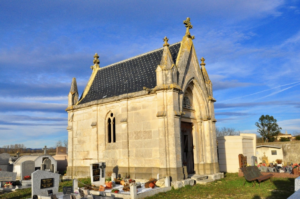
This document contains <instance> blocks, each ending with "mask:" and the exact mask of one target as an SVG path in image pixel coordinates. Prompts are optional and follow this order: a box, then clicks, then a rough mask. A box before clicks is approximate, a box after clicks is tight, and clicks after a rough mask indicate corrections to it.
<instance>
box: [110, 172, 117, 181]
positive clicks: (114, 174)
mask: <svg viewBox="0 0 300 199" xmlns="http://www.w3.org/2000/svg"><path fill="white" fill-rule="evenodd" d="M116 178H117V175H116V173H112V174H111V181H115V179H116Z"/></svg>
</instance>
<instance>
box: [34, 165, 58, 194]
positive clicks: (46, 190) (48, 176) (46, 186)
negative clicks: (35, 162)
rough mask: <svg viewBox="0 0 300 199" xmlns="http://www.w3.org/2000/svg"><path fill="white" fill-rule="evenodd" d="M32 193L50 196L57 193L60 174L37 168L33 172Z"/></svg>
mask: <svg viewBox="0 0 300 199" xmlns="http://www.w3.org/2000/svg"><path fill="white" fill-rule="evenodd" d="M31 184H32V186H31V195H32V196H33V195H40V196H49V194H57V193H58V186H59V174H56V173H51V172H48V171H40V170H37V171H35V172H33V173H32V174H31Z"/></svg>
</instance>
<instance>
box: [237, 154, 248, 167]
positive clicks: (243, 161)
mask: <svg viewBox="0 0 300 199" xmlns="http://www.w3.org/2000/svg"><path fill="white" fill-rule="evenodd" d="M238 157H239V166H240V168H243V167H246V166H247V156H244V155H243V154H239V156H238Z"/></svg>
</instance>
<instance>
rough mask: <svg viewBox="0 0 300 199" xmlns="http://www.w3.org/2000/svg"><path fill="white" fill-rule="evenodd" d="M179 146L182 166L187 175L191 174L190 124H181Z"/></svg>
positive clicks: (192, 158) (191, 138) (191, 139)
mask: <svg viewBox="0 0 300 199" xmlns="http://www.w3.org/2000/svg"><path fill="white" fill-rule="evenodd" d="M181 145H182V146H181V148H182V163H183V166H186V168H187V173H188V174H193V173H195V171H194V146H193V134H192V123H188V122H181Z"/></svg>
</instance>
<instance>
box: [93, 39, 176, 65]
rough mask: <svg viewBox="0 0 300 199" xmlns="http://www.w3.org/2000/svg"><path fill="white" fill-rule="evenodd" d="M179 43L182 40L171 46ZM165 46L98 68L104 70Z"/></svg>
mask: <svg viewBox="0 0 300 199" xmlns="http://www.w3.org/2000/svg"><path fill="white" fill-rule="evenodd" d="M179 43H181V41H179V42H177V43H174V44H172V45H170V46H169V47H171V46H174V45H176V44H179ZM163 48H164V47H161V48H158V49H156V50H152V51H150V52H146V53H143V54H140V55H137V56H134V57H131V58H128V59H124V60H122V61H119V62H116V63H113V64H109V65H107V66H103V67H100V68H99V69H98V70H102V69H105V68H108V67H111V66H114V65H116V64H120V63H123V62H126V61H129V60H132V59H136V58H139V57H141V56H144V55H147V54H150V53H153V52H156V51H159V50H162V49H163Z"/></svg>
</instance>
